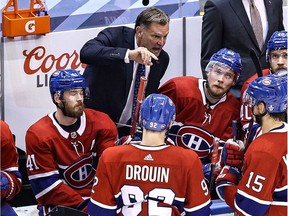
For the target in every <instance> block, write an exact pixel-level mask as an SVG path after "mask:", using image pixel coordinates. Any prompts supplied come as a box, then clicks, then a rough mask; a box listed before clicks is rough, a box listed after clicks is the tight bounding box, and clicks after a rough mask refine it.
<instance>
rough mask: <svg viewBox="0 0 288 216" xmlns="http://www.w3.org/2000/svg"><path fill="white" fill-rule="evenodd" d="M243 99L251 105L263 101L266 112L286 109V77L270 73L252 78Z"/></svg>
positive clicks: (280, 111)
mask: <svg viewBox="0 0 288 216" xmlns="http://www.w3.org/2000/svg"><path fill="white" fill-rule="evenodd" d="M245 100H246V101H247V102H248V103H249V105H251V106H255V105H256V104H258V103H259V102H264V103H265V105H266V111H267V112H268V113H282V112H285V111H286V110H287V79H285V78H283V77H281V76H278V75H275V74H271V75H267V76H264V77H258V78H257V79H255V80H253V81H252V82H251V83H250V84H249V86H248V88H247V91H246V96H245Z"/></svg>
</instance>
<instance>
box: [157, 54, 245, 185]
mask: <svg viewBox="0 0 288 216" xmlns="http://www.w3.org/2000/svg"><path fill="white" fill-rule="evenodd" d="M241 70H242V64H241V59H240V55H239V54H238V53H236V52H234V51H233V50H228V49H226V48H224V49H221V50H219V51H218V52H217V53H215V54H214V55H213V56H212V57H211V59H210V62H209V63H208V65H207V67H206V71H207V80H203V79H199V78H196V77H192V76H185V77H177V78H172V79H170V80H168V81H167V82H166V83H164V85H162V86H161V87H160V89H159V90H158V92H159V93H162V94H165V95H167V96H168V97H170V98H171V99H172V101H173V102H174V103H175V105H176V123H175V124H174V125H173V127H172V128H171V130H170V133H171V134H175V135H176V136H170V138H171V139H172V140H174V143H175V144H176V145H178V146H182V147H185V148H188V149H192V150H194V151H195V152H197V154H198V156H199V158H200V159H201V160H202V162H203V164H204V165H203V171H204V174H205V177H206V179H207V180H208V178H209V175H210V157H211V152H212V149H213V140H214V138H215V137H217V138H220V142H221V143H224V142H225V141H226V140H227V139H228V138H230V137H232V120H236V121H238V120H239V112H240V111H239V110H240V103H239V101H238V100H237V99H236V98H235V97H234V96H233V95H232V94H231V93H229V92H228V91H229V89H230V87H231V86H233V85H234V84H235V83H236V81H237V79H238V77H239V75H240V73H241ZM220 149H221V147H220Z"/></svg>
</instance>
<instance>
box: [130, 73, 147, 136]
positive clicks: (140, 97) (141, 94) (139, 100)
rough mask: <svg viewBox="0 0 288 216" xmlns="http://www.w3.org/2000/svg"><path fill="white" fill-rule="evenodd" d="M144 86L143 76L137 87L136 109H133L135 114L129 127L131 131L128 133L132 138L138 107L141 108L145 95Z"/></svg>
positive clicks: (145, 79) (145, 81)
mask: <svg viewBox="0 0 288 216" xmlns="http://www.w3.org/2000/svg"><path fill="white" fill-rule="evenodd" d="M146 84H147V78H146V77H144V76H142V77H140V86H139V90H138V95H137V104H136V108H135V112H134V116H133V122H132V127H131V131H130V135H131V137H134V134H135V130H136V126H137V121H138V115H139V110H140V106H141V104H142V101H143V99H144V97H145V96H144V95H145V89H146Z"/></svg>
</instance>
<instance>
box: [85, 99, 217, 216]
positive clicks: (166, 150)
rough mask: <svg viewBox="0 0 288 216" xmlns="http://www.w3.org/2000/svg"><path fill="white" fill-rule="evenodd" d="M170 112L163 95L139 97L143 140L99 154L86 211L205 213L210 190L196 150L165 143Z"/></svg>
mask: <svg viewBox="0 0 288 216" xmlns="http://www.w3.org/2000/svg"><path fill="white" fill-rule="evenodd" d="M174 115H175V105H174V103H173V102H172V100H170V99H169V98H168V97H167V96H165V95H161V94H151V95H150V96H148V97H147V98H146V99H145V100H144V101H143V103H142V105H141V108H140V118H139V119H140V120H139V123H140V125H141V126H142V128H143V136H142V141H141V143H140V144H128V145H121V146H116V147H112V148H109V149H107V150H105V151H104V152H103V154H102V156H101V158H100V160H99V165H98V168H97V171H96V176H95V184H94V185H93V189H92V194H91V200H90V202H89V204H88V213H89V214H90V215H92V216H94V215H105V216H107V215H108V216H110V215H116V214H119V213H120V212H121V213H122V214H123V215H165V216H169V215H180V213H184V212H185V213H186V215H201V216H202V215H209V214H210V208H209V206H210V204H211V200H210V193H209V191H208V188H207V185H206V183H205V180H204V176H203V172H202V166H201V162H200V159H199V158H198V156H197V154H196V153H195V152H193V151H191V150H188V149H184V148H179V147H176V146H171V145H166V144H165V141H164V140H165V137H166V135H167V132H168V129H169V128H170V127H171V124H172V122H173V120H174V117H175V116H174ZM122 214H120V215H122Z"/></svg>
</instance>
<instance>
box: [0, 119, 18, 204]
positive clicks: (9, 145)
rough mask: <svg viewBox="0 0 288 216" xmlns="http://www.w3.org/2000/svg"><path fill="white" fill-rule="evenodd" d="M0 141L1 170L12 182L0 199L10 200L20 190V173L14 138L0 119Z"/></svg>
mask: <svg viewBox="0 0 288 216" xmlns="http://www.w3.org/2000/svg"><path fill="white" fill-rule="evenodd" d="M0 132H1V133H0V135H1V136H0V142H1V172H3V174H4V175H6V177H7V178H9V180H10V182H11V183H12V182H13V187H11V190H10V191H9V193H8V195H7V197H5V198H3V197H1V201H2V200H3V199H5V200H11V199H12V198H13V197H14V196H15V195H16V194H17V193H19V192H20V190H21V185H22V181H21V174H20V172H19V170H18V153H17V149H16V146H15V142H14V138H13V135H12V133H11V130H10V128H9V126H8V124H7V123H6V122H4V121H2V120H1V125H0Z"/></svg>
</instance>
